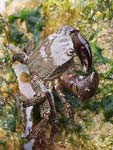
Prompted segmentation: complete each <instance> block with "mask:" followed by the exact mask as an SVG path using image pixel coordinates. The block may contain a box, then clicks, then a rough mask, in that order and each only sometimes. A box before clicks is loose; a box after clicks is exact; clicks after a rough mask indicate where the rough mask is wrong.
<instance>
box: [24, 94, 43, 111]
mask: <svg viewBox="0 0 113 150" xmlns="http://www.w3.org/2000/svg"><path fill="white" fill-rule="evenodd" d="M45 98H46V93H43V95H40V96H39V95H37V94H36V95H34V96H33V97H32V98H29V99H28V100H27V101H24V102H23V107H24V108H26V107H29V106H34V105H37V104H38V105H40V104H42V103H43V102H44V101H45V100H46V99H45Z"/></svg>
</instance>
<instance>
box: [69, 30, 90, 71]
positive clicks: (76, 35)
mask: <svg viewBox="0 0 113 150" xmlns="http://www.w3.org/2000/svg"><path fill="white" fill-rule="evenodd" d="M70 35H71V38H72V41H73V46H74V49H75V53H76V54H77V55H78V57H79V58H80V61H81V64H82V67H83V71H84V72H87V71H89V69H90V67H91V65H92V53H91V48H90V46H89V43H88V41H87V40H86V39H85V38H83V36H82V35H81V34H80V32H79V31H78V30H76V29H75V30H73V31H71V34H70Z"/></svg>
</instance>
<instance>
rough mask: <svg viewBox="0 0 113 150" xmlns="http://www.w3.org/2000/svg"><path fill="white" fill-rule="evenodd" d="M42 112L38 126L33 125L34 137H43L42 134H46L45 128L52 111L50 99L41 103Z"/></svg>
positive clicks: (32, 135)
mask: <svg viewBox="0 0 113 150" xmlns="http://www.w3.org/2000/svg"><path fill="white" fill-rule="evenodd" d="M40 113H41V118H42V119H41V121H40V122H39V123H38V124H37V125H36V126H34V127H33V130H32V132H31V138H32V139H37V138H39V139H41V135H42V134H44V129H45V126H46V125H47V122H48V120H49V116H50V113H51V112H50V105H49V102H48V100H46V101H45V102H44V103H43V104H41V105H40Z"/></svg>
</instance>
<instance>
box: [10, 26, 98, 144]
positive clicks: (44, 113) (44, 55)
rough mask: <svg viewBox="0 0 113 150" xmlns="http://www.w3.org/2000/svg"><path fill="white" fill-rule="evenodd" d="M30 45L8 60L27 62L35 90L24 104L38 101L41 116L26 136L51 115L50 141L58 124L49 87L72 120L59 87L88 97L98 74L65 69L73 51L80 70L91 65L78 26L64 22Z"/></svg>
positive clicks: (39, 128)
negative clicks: (79, 62)
mask: <svg viewBox="0 0 113 150" xmlns="http://www.w3.org/2000/svg"><path fill="white" fill-rule="evenodd" d="M32 47H33V44H32V41H30V42H28V44H27V45H26V46H25V48H24V50H23V52H21V53H17V54H15V55H14V56H13V59H12V60H13V62H15V61H19V62H21V63H24V64H27V66H28V69H29V72H30V77H31V83H32V86H33V89H34V91H35V95H34V97H33V98H31V99H29V100H28V101H26V103H25V104H24V107H28V106H30V105H35V104H39V107H40V114H41V118H42V120H41V121H40V122H39V123H38V124H37V125H36V126H35V127H34V128H33V129H32V131H31V132H30V137H31V139H35V138H37V137H38V136H39V135H40V134H41V133H42V131H43V130H44V129H45V126H46V124H47V122H48V121H49V118H51V126H52V127H51V133H50V142H51V143H52V142H53V139H54V135H55V133H56V131H57V126H58V120H57V113H56V108H55V104H54V96H53V93H52V91H53V88H54V90H55V92H56V93H57V95H58V97H59V99H60V100H61V102H62V104H63V106H64V108H65V111H66V113H67V115H68V116H69V118H70V119H71V121H72V123H74V113H73V110H72V107H71V105H70V104H69V103H68V102H67V100H66V98H65V95H64V94H63V92H62V87H66V88H68V89H69V90H70V91H72V92H73V93H74V94H75V95H77V96H79V97H80V98H81V99H82V100H85V99H89V98H90V97H91V96H92V95H94V93H95V91H96V88H97V86H98V83H99V79H98V74H97V73H96V72H92V73H91V74H89V75H87V77H83V76H80V75H72V74H68V73H66V72H67V70H69V69H70V68H71V67H72V65H73V63H74V56H75V55H77V56H78V57H79V59H80V61H81V64H82V67H83V71H85V72H88V71H89V69H90V68H91V65H92V53H91V49H90V46H89V43H88V42H87V40H86V39H84V38H83V36H82V35H81V34H80V32H79V31H78V30H76V29H74V28H72V27H70V26H64V27H62V28H60V29H59V30H58V31H57V32H56V33H55V34H52V35H50V36H48V37H47V38H46V39H45V41H44V42H43V43H42V44H41V45H40V46H39V47H38V48H35V49H34V50H33V48H32ZM26 136H28V135H26Z"/></svg>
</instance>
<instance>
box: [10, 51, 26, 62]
mask: <svg viewBox="0 0 113 150" xmlns="http://www.w3.org/2000/svg"><path fill="white" fill-rule="evenodd" d="M27 59H28V57H27V55H26V54H25V53H24V52H22V53H16V54H15V55H14V56H13V57H12V63H14V62H15V61H19V62H20V63H23V64H26V63H27Z"/></svg>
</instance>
